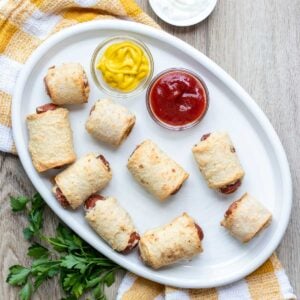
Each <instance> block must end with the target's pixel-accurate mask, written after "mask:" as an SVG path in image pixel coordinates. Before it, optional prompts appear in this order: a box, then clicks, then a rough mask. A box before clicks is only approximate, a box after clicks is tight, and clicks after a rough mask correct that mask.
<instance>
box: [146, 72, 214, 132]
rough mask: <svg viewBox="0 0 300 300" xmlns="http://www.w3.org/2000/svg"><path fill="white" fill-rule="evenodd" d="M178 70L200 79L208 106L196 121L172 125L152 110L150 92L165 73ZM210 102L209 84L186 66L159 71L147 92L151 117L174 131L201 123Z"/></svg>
mask: <svg viewBox="0 0 300 300" xmlns="http://www.w3.org/2000/svg"><path fill="white" fill-rule="evenodd" d="M176 71H178V72H182V73H187V74H189V75H190V76H192V77H194V78H195V79H196V80H198V81H199V82H200V83H201V85H202V86H203V89H204V92H205V95H206V107H205V110H204V111H203V112H202V115H200V117H199V118H198V119H196V120H195V121H192V122H190V123H188V124H184V125H171V124H168V123H165V122H163V121H162V120H160V119H159V117H157V116H156V115H155V113H154V112H153V110H152V107H151V103H150V93H151V90H152V87H153V86H154V84H155V83H156V82H157V81H158V80H159V79H160V78H161V77H162V76H163V75H165V74H167V73H172V72H176ZM209 102H210V100H209V92H208V89H207V86H206V83H205V82H204V80H203V79H202V78H201V77H200V76H199V75H198V74H196V73H195V72H192V71H190V70H188V69H184V68H170V69H166V70H164V71H162V72H160V73H158V74H157V75H156V76H155V77H154V78H153V79H152V81H151V82H150V84H149V86H148V89H147V94H146V105H147V109H148V112H149V115H150V116H151V118H152V119H153V120H154V121H155V123H157V124H158V125H160V126H162V127H164V128H167V129H170V130H174V131H182V130H186V129H189V128H192V127H194V126H196V125H197V124H199V122H200V121H201V120H202V119H203V118H204V117H205V115H206V113H207V110H208V107H209Z"/></svg>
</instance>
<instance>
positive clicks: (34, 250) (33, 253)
mask: <svg viewBox="0 0 300 300" xmlns="http://www.w3.org/2000/svg"><path fill="white" fill-rule="evenodd" d="M27 255H28V256H30V257H33V258H42V257H48V255H49V251H48V249H47V248H45V247H43V246H42V245H40V244H38V243H34V244H32V245H31V246H30V247H29V248H28V252H27Z"/></svg>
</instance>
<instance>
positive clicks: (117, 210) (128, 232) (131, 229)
mask: <svg viewBox="0 0 300 300" xmlns="http://www.w3.org/2000/svg"><path fill="white" fill-rule="evenodd" d="M85 209H86V211H87V212H86V215H85V218H86V220H87V221H88V223H89V224H90V226H91V227H92V228H93V229H94V230H95V231H96V232H97V233H98V234H99V235H100V237H101V238H103V239H104V240H105V241H106V242H107V243H108V244H109V245H110V246H111V247H112V248H113V249H114V250H116V251H118V252H121V253H123V254H126V253H128V252H130V251H131V250H132V249H133V248H134V247H136V246H137V244H138V243H139V240H140V236H139V234H138V233H137V230H136V228H135V226H134V224H133V221H132V219H131V217H130V216H129V214H128V213H127V212H126V210H125V209H124V208H123V207H122V206H121V205H120V204H119V203H118V201H117V200H116V199H115V198H113V197H103V196H100V195H97V194H94V195H92V196H90V197H89V198H88V199H87V200H86V201H85Z"/></svg>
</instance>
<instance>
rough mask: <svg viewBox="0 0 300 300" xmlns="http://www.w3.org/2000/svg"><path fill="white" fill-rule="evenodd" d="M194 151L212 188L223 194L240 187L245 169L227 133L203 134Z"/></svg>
mask: <svg viewBox="0 0 300 300" xmlns="http://www.w3.org/2000/svg"><path fill="white" fill-rule="evenodd" d="M192 151H193V154H194V157H195V159H196V161H197V163H198V166H199V169H200V171H201V173H202V174H203V176H204V178H205V179H206V181H207V184H208V186H209V187H210V188H212V189H216V190H218V191H220V192H221V193H223V194H231V193H233V192H235V191H236V190H237V189H238V187H239V186H240V185H241V181H242V179H243V177H244V170H243V168H242V166H241V164H240V161H239V159H238V156H237V154H236V151H235V148H234V146H233V144H232V142H231V139H230V137H229V135H228V134H227V133H223V132H215V133H211V134H205V135H203V136H202V138H201V141H200V142H199V143H198V144H196V145H195V146H194V147H193V149H192Z"/></svg>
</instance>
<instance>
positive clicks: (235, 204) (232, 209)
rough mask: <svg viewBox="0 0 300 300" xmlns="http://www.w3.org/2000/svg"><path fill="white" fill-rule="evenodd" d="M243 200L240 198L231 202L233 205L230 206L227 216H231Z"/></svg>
mask: <svg viewBox="0 0 300 300" xmlns="http://www.w3.org/2000/svg"><path fill="white" fill-rule="evenodd" d="M241 201H242V199H239V200H236V201H234V202H233V203H231V205H230V206H229V207H228V209H227V210H226V212H225V217H226V218H227V217H229V216H230V215H231V214H232V213H233V211H234V210H236V209H237V207H238V203H239V202H241Z"/></svg>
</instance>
